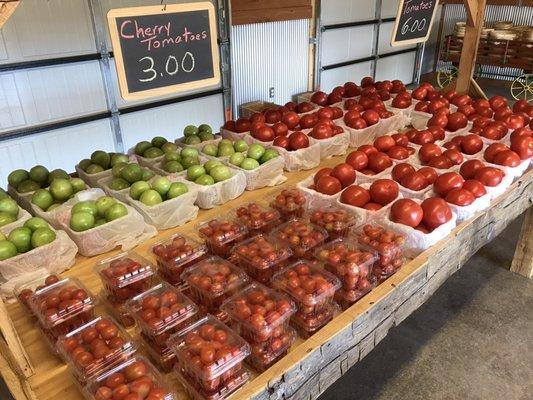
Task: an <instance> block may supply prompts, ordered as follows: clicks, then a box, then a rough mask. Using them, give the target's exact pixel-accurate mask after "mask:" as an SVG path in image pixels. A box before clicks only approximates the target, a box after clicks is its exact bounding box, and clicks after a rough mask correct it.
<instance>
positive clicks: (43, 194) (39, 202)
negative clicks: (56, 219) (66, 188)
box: [31, 189, 54, 211]
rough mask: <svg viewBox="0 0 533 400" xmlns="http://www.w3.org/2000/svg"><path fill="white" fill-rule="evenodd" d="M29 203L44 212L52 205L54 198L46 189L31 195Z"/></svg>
mask: <svg viewBox="0 0 533 400" xmlns="http://www.w3.org/2000/svg"><path fill="white" fill-rule="evenodd" d="M31 202H32V203H33V204H35V205H36V206H37V207H39V208H40V209H41V210H43V211H45V210H47V209H48V207H50V206H51V205H52V204H53V203H54V197H53V196H52V194H51V193H50V192H49V191H48V190H46V189H39V190H36V191H35V193H33V196H32V197H31Z"/></svg>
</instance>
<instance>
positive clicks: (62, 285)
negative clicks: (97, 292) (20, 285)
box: [30, 278, 96, 328]
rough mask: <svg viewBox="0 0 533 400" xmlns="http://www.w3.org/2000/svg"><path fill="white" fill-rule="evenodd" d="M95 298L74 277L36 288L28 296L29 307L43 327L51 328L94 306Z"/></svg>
mask: <svg viewBox="0 0 533 400" xmlns="http://www.w3.org/2000/svg"><path fill="white" fill-rule="evenodd" d="M95 304H96V300H95V298H94V297H93V295H92V294H91V292H89V290H87V288H86V287H85V286H84V285H83V284H82V283H81V282H80V281H79V280H77V279H75V278H65V279H62V280H60V281H58V282H56V283H54V284H52V285H50V286H46V287H44V288H42V289H39V290H37V291H36V292H35V293H34V295H33V296H31V297H30V307H31V309H32V310H33V313H34V314H35V315H36V316H37V318H39V321H40V322H41V324H42V325H43V326H44V327H45V328H52V327H54V326H56V325H59V324H61V323H63V322H65V321H67V320H68V319H70V318H72V317H74V316H76V315H78V314H80V313H83V312H85V311H89V310H90V309H93V308H94V305H95Z"/></svg>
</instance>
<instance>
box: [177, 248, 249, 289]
mask: <svg viewBox="0 0 533 400" xmlns="http://www.w3.org/2000/svg"><path fill="white" fill-rule="evenodd" d="M181 277H182V278H183V280H184V281H185V282H186V283H188V284H189V286H191V288H195V289H197V290H199V291H200V292H201V293H202V294H203V295H204V296H206V297H207V298H211V299H213V298H216V297H219V296H221V295H223V294H225V293H227V292H231V291H233V290H234V289H235V288H237V287H239V286H242V285H244V284H245V283H246V282H248V281H249V279H250V278H249V277H248V275H246V274H245V273H244V272H243V271H241V270H240V269H239V268H237V267H236V266H235V265H233V264H232V263H230V262H228V261H226V260H224V259H222V258H220V257H218V256H212V257H209V258H206V259H205V260H202V261H200V262H198V263H197V264H195V265H193V266H192V267H191V268H188V269H187V270H186V271H185V272H183V274H182V275H181Z"/></svg>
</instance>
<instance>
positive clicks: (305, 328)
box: [291, 301, 340, 337]
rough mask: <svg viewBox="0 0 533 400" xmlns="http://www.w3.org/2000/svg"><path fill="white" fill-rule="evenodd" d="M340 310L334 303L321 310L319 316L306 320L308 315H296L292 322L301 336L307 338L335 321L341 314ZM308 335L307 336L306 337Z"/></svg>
mask: <svg viewBox="0 0 533 400" xmlns="http://www.w3.org/2000/svg"><path fill="white" fill-rule="evenodd" d="M339 310H340V308H339V306H338V305H337V304H335V303H334V302H333V301H332V302H330V303H328V304H326V305H325V307H323V308H322V309H321V310H320V313H319V314H315V315H312V316H311V317H310V318H306V316H307V315H306V314H301V313H296V314H295V315H294V316H293V317H292V319H291V321H292V323H293V326H294V327H296V329H297V330H298V332H299V333H300V335H302V336H304V337H305V336H307V335H310V334H313V333H315V332H316V331H317V330H319V329H320V328H322V327H323V326H324V325H326V324H327V323H328V322H329V321H331V320H332V319H333V317H334V316H335V314H336V313H337V312H339ZM303 333H306V334H307V335H304V334H303Z"/></svg>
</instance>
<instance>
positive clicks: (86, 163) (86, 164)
mask: <svg viewBox="0 0 533 400" xmlns="http://www.w3.org/2000/svg"><path fill="white" fill-rule="evenodd" d="M92 163H93V162H92V161H91V160H89V159H88V158H84V159H83V160H81V161H80V162H79V163H78V167H80V168H81V169H82V170H83V171H85V172H87V168H89V166H90V165H92Z"/></svg>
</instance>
